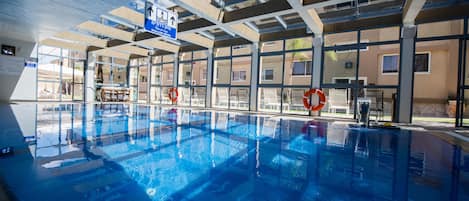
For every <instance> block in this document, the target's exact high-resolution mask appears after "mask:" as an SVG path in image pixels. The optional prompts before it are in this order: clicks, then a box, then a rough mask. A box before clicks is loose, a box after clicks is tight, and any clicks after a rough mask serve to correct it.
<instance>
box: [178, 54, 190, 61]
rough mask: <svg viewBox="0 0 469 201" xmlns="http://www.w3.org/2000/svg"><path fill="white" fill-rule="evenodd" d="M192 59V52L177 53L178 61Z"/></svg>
mask: <svg viewBox="0 0 469 201" xmlns="http://www.w3.org/2000/svg"><path fill="white" fill-rule="evenodd" d="M191 59H192V52H181V53H179V61H190V60H191Z"/></svg>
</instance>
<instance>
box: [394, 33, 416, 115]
mask: <svg viewBox="0 0 469 201" xmlns="http://www.w3.org/2000/svg"><path fill="white" fill-rule="evenodd" d="M416 33H417V28H416V27H415V26H405V27H403V28H402V34H401V35H402V43H401V66H400V68H399V93H398V100H396V101H398V102H397V110H396V111H397V112H398V116H397V122H400V123H410V122H411V121H412V95H413V92H414V87H413V86H414V83H413V82H414V52H415V35H416Z"/></svg>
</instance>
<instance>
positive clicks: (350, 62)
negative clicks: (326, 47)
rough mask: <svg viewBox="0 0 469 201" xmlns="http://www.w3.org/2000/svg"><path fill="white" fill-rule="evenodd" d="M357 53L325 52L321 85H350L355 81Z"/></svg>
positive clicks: (354, 51) (342, 51)
mask: <svg viewBox="0 0 469 201" xmlns="http://www.w3.org/2000/svg"><path fill="white" fill-rule="evenodd" d="M356 61H357V51H356V50H355V49H353V50H341V51H335V50H330V51H325V52H324V69H323V83H327V84H331V83H333V84H350V83H351V81H352V80H355V75H356V65H357V62H356Z"/></svg>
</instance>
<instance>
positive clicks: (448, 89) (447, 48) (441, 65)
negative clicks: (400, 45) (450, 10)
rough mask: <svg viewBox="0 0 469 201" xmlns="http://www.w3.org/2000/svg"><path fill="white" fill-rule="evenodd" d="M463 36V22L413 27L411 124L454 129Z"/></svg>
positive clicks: (456, 21) (444, 22) (455, 21)
mask: <svg viewBox="0 0 469 201" xmlns="http://www.w3.org/2000/svg"><path fill="white" fill-rule="evenodd" d="M463 34H464V20H452V21H442V22H433V23H427V24H419V25H417V42H416V45H415V46H416V47H415V55H414V94H413V105H412V106H413V108H412V122H413V123H425V124H432V125H438V126H443V125H447V126H451V127H452V126H454V125H455V120H456V106H457V95H458V93H457V91H458V66H459V62H460V60H462V59H463V58H460V56H459V55H460V52H459V51H460V46H461V45H460V44H462V43H461V42H462V38H463V37H464V35H463ZM458 38H459V39H458ZM460 41H461V42H460ZM461 56H463V54H461Z"/></svg>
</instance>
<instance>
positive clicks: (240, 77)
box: [231, 71, 247, 81]
mask: <svg viewBox="0 0 469 201" xmlns="http://www.w3.org/2000/svg"><path fill="white" fill-rule="evenodd" d="M231 76H232V78H231V80H232V81H246V77H247V76H246V71H233V72H232V75H231Z"/></svg>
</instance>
